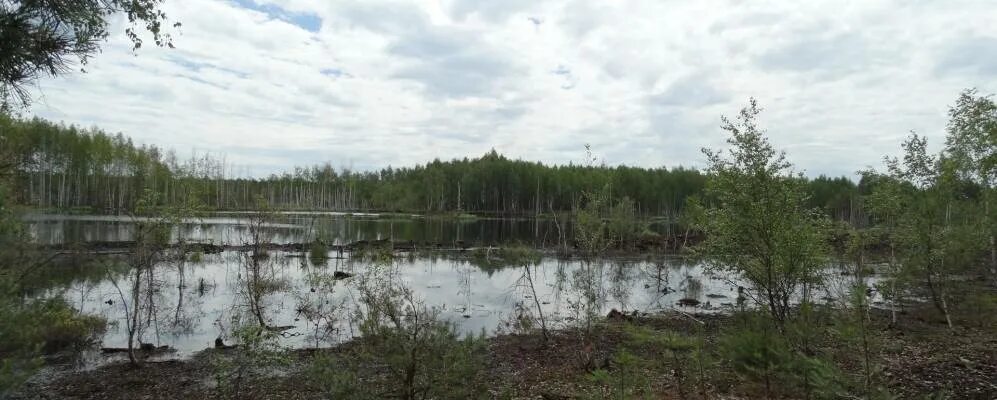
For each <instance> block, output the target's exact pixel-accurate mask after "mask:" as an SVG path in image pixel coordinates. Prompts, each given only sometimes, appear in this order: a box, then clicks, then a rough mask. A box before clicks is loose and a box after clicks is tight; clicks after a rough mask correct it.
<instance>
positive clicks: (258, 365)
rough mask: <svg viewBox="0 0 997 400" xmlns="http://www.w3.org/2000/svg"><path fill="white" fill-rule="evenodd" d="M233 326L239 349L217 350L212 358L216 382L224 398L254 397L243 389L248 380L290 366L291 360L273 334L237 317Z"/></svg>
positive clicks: (275, 334) (233, 334) (277, 337)
mask: <svg viewBox="0 0 997 400" xmlns="http://www.w3.org/2000/svg"><path fill="white" fill-rule="evenodd" d="M232 325H233V326H234V329H233V331H232V336H233V338H234V339H235V341H236V342H237V345H236V347H235V348H234V349H228V350H215V351H214V352H212V353H211V355H210V357H211V366H212V368H213V370H214V378H215V383H216V384H217V390H218V393H219V395H220V396H222V397H225V398H231V399H240V398H252V397H253V396H252V394H250V393H246V392H245V391H244V390H243V389H244V387H243V386H244V385H245V383H246V380H247V379H249V378H251V377H252V376H253V374H258V373H260V372H263V373H267V372H269V371H270V370H271V369H272V368H277V367H281V366H286V365H289V364H290V363H291V358H290V355H289V353H288V352H287V351H286V349H285V348H283V347H282V346H281V345H280V341H279V339H280V336H279V335H277V333H275V332H274V331H272V330H270V329H267V328H265V327H262V326H260V325H258V324H255V323H244V322H242V321H241V320H240V319H239V318H238V317H234V318H233V320H232Z"/></svg>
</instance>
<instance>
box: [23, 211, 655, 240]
mask: <svg viewBox="0 0 997 400" xmlns="http://www.w3.org/2000/svg"><path fill="white" fill-rule="evenodd" d="M251 215H252V213H250V212H219V213H212V214H210V215H207V216H204V217H201V218H196V219H188V220H187V221H185V223H184V224H181V225H179V226H178V227H177V228H176V229H174V232H173V236H174V238H180V237H183V238H185V239H186V240H192V241H201V242H212V243H214V244H225V245H240V244H245V243H247V241H248V235H249V229H248V226H247V221H248V220H249V217H250V216H251ZM24 220H25V222H26V223H27V225H28V229H29V232H30V233H31V235H32V236H33V237H34V238H35V240H36V241H37V242H38V243H40V244H62V243H73V242H96V241H101V242H113V241H127V240H131V237H132V234H133V228H134V223H135V221H136V220H140V218H135V217H129V216H115V215H59V214H29V215H26V216H25V217H24ZM268 228H269V230H270V233H271V234H272V241H273V242H274V243H291V242H303V241H309V240H312V239H314V238H315V237H320V236H321V237H324V238H325V239H327V240H328V241H329V242H330V243H334V244H343V243H350V242H355V241H358V240H380V239H392V240H396V241H409V240H412V241H418V242H431V243H453V242H455V241H463V242H466V243H469V244H472V245H495V244H501V243H509V242H520V243H525V244H532V245H534V246H536V247H544V246H545V245H551V244H554V243H556V242H557V239H558V237H559V236H558V235H559V231H560V232H561V233H562V234H564V235H570V232H571V226H570V225H567V224H565V225H563V226H562V229H560V230H559V229H558V228H557V225H556V224H555V222H554V221H553V220H548V219H540V218H438V217H424V216H419V215H409V214H406V215H379V214H370V213H339V212H283V213H279V214H278V216H277V218H275V220H274V221H273V222H272V223H269V224H268ZM659 228H661V229H663V227H659V226H657V225H655V226H652V229H659Z"/></svg>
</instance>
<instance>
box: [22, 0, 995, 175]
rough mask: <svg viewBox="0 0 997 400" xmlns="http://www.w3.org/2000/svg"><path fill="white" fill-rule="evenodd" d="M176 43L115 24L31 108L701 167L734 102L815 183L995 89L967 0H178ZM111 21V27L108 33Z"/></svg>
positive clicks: (279, 143)
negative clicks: (79, 66) (134, 37)
mask: <svg viewBox="0 0 997 400" xmlns="http://www.w3.org/2000/svg"><path fill="white" fill-rule="evenodd" d="M167 12H168V14H169V15H170V16H171V18H172V19H174V20H178V21H181V22H182V23H183V28H182V32H179V33H178V34H176V35H175V40H174V42H175V44H176V46H177V48H176V49H174V50H170V49H154V48H143V49H141V50H140V51H138V53H137V54H134V53H133V52H132V51H131V47H130V43H129V42H128V41H127V39H126V38H125V37H124V36H123V34H119V35H115V36H113V37H111V38H110V41H109V42H108V43H107V44H106V46H105V48H104V51H103V53H102V54H100V55H99V56H98V57H97V58H95V59H94V60H93V61H92V63H91V64H90V65H88V66H87V70H88V72H87V73H86V74H74V75H70V76H66V77H62V78H58V79H52V80H47V81H44V82H42V84H41V90H40V93H39V94H40V96H41V97H40V99H39V101H38V102H37V103H36V104H35V106H34V108H33V111H34V112H35V113H37V114H38V115H40V116H43V117H47V118H52V119H56V120H63V121H66V122H68V123H75V124H81V125H85V126H91V125H97V126H100V127H103V128H105V129H107V130H109V131H112V132H118V131H120V132H123V133H125V134H127V135H129V136H131V137H133V138H135V139H136V140H137V141H138V142H140V143H147V144H156V145H158V146H162V147H170V148H174V149H176V150H177V151H178V153H179V154H181V155H183V154H185V153H186V152H188V151H189V150H190V149H195V148H196V149H198V150H199V151H202V152H204V151H208V152H212V153H218V154H221V153H224V154H226V155H227V160H229V162H231V163H234V164H237V165H241V166H245V167H244V168H240V170H245V169H249V170H250V171H251V172H252V173H254V174H260V175H262V174H267V173H270V172H274V171H278V170H282V169H288V168H290V167H292V166H293V165H301V164H312V163H321V162H325V161H329V162H331V163H332V164H333V165H337V166H350V167H353V168H360V169H373V168H380V167H384V166H387V165H389V164H390V165H394V166H399V165H411V164H415V163H419V162H425V161H429V160H432V159H433V158H442V159H448V158H454V157H464V156H477V155H480V154H483V153H484V152H485V151H487V150H488V149H490V148H495V149H497V150H498V151H500V152H503V153H506V154H507V155H509V156H512V157H522V158H527V159H531V160H541V161H545V162H553V163H567V162H571V161H574V162H578V161H580V160H581V158H582V146H583V145H584V144H585V143H590V144H592V145H593V149H594V150H595V151H596V152H597V153H598V154H600V155H601V156H602V157H603V158H604V159H605V161H606V162H607V163H610V164H619V163H625V164H631V165H643V166H648V167H657V166H662V165H666V166H677V165H686V166H696V165H700V163H701V161H702V157H701V154H700V152H699V151H698V150H699V148H700V147H702V146H719V145H722V144H723V139H724V136H723V133H722V132H721V131H720V130H719V128H718V126H719V116H720V115H721V114H728V115H732V114H735V113H736V112H737V110H738V109H739V108H740V107H741V106H742V105H743V104H745V103H746V101H747V99H748V97H751V96H754V97H756V98H758V99H759V101H760V102H761V104H762V106H763V107H764V108H766V111H765V112H764V113H763V116H762V122H763V124H764V126H765V127H766V128H767V129H768V132H769V134H770V137H771V139H772V141H773V142H774V143H775V144H776V145H777V146H779V147H781V148H784V149H786V150H788V151H789V155H790V158H791V159H792V160H793V161H794V162H795V163H796V164H797V165H798V167H799V168H800V169H803V170H806V171H807V172H808V173H810V174H819V173H828V174H850V173H851V172H853V171H855V170H858V169H860V168H863V167H865V166H867V165H878V164H879V160H880V159H881V157H882V156H883V155H884V154H894V153H896V152H897V149H898V148H899V141H900V138H902V137H903V136H904V135H906V133H907V132H908V131H909V130H911V129H914V130H917V131H918V132H920V133H922V134H926V135H928V136H929V138H930V139H931V140H932V141H933V143H934V144H935V146H938V145H940V144H941V141H942V136H943V134H944V132H943V128H944V124H945V112H946V109H947V105H948V104H951V102H952V101H953V100H954V99H955V96H956V95H957V94H958V92H959V91H960V90H961V89H963V88H967V87H974V86H975V87H979V88H980V90H981V91H983V92H987V93H989V92H995V91H997V83H995V82H997V63H995V61H994V58H993V57H989V56H990V55H992V54H993V53H994V51H997V28H994V27H997V13H993V12H992V10H991V7H989V6H988V5H986V4H983V3H981V2H972V1H965V2H959V1H953V2H902V1H899V0H892V1H887V0H879V1H866V2H855V3H841V2H837V1H816V2H793V1H773V2H765V3H761V2H739V1H705V2H678V1H657V0H646V1H632V2H595V1H581V0H550V1H509V2H505V1H503V2H476V1H465V0H439V1H428V2H403V1H382V0H377V1H373V0H363V1H360V0H353V1H337V2H328V1H322V0H284V1H281V0H229V1H222V0H171V1H169V2H167ZM119 31H122V32H123V30H119Z"/></svg>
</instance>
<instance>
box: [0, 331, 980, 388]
mask: <svg viewBox="0 0 997 400" xmlns="http://www.w3.org/2000/svg"><path fill="white" fill-rule="evenodd" d="M888 321H889V317H888V315H886V314H885V313H874V315H873V328H874V329H873V330H872V332H873V334H874V335H876V336H877V337H878V338H879V339H881V340H883V341H884V342H886V343H890V345H889V346H884V349H883V350H882V354H880V355H879V356H880V357H881V359H882V371H881V374H880V375H879V376H880V379H881V380H882V381H883V384H884V385H885V386H886V387H887V388H888V389H889V390H890V391H891V392H892V393H894V394H895V395H898V396H899V398H917V397H919V396H922V395H925V394H930V393H945V394H946V395H947V396H949V397H948V398H953V399H993V398H997V336H994V335H993V334H992V333H993V332H992V327H973V326H966V327H962V328H960V329H959V331H957V332H956V333H955V334H954V335H953V334H950V333H948V332H947V330H946V329H945V328H944V326H943V325H942V324H940V323H939V321H937V320H935V319H932V318H930V317H926V316H923V315H921V314H918V313H912V314H910V315H906V316H905V318H904V319H903V320H902V322H901V326H895V327H890V326H889V324H888ZM731 323H732V320H731V316H729V315H723V314H695V315H689V314H682V313H677V312H668V313H663V314H657V315H650V316H644V317H639V318H632V319H631V318H628V319H625V320H624V319H621V318H611V319H604V320H601V321H600V322H599V323H598V324H597V325H596V330H595V332H596V335H595V338H596V340H595V342H594V343H593V342H589V343H583V341H582V340H580V336H579V335H578V334H577V331H575V330H574V329H565V330H559V331H555V332H553V333H552V334H551V336H550V339H549V341H548V342H547V343H546V344H544V343H543V338H542V335H540V333H539V332H535V333H531V334H505V335H500V336H495V337H492V338H489V339H487V353H488V354H487V357H486V360H487V361H486V365H485V366H484V368H483V370H482V372H481V373H480V374H479V375H478V376H477V378H476V379H475V382H472V383H470V384H474V385H484V387H487V388H488V391H487V392H488V393H490V396H486V398H516V399H573V398H603V397H605V396H608V395H609V394H610V392H609V391H608V390H609V388H607V387H604V386H603V385H601V384H598V383H595V382H594V381H593V380H592V379H590V376H591V371H590V370H588V369H586V368H585V367H584V366H583V365H582V364H583V363H581V362H580V360H579V354H580V353H581V352H582V350H583V347H586V346H592V347H591V348H588V350H592V349H594V351H591V352H590V353H591V354H592V357H593V358H594V360H595V362H596V363H598V364H600V365H601V367H604V368H607V369H609V370H612V369H614V368H619V366H618V365H614V364H613V362H612V361H611V357H612V355H613V354H614V353H615V352H616V351H617V349H618V348H619V347H620V346H621V342H622V339H621V338H622V337H623V332H624V330H625V329H626V326H627V325H631V324H632V325H639V326H644V327H649V328H651V329H655V330H661V331H665V330H668V331H674V332H683V333H694V332H699V334H701V335H703V336H702V337H703V340H704V343H705V346H706V348H710V347H712V346H713V345H714V344H715V341H716V339H717V334H718V332H719V331H720V330H721V329H722V328H723V327H724V326H726V325H728V324H731ZM839 345H840V344H836V343H827V344H825V346H826V349H825V350H826V351H834V350H835V349H836V347H837V346H839ZM348 346H350V343H346V344H343V345H340V346H338V347H334V348H324V349H301V350H290V351H288V353H289V355H290V357H291V359H292V362H291V364H290V366H288V367H282V368H281V369H280V370H279V371H277V372H273V371H271V372H270V373H258V374H254V375H253V376H252V377H251V379H249V380H247V382H246V383H245V387H244V389H245V392H244V393H248V394H250V395H248V396H246V397H245V398H253V399H320V398H327V396H326V395H325V394H324V393H323V392H321V390H320V389H319V388H318V387H317V386H316V385H313V384H312V382H310V381H309V378H308V376H307V374H306V369H307V366H308V365H309V362H310V360H311V359H313V358H314V357H315V356H316V354H326V355H328V354H332V355H335V354H337V353H344V354H345V352H343V350H344V349H346V348H348ZM646 350H647V351H649V352H650V351H654V349H650V348H649V349H646ZM229 351H234V350H218V349H206V350H204V351H202V352H199V353H197V354H195V355H194V356H192V357H190V358H189V359H185V360H166V361H155V362H148V363H146V364H144V365H143V366H142V367H139V368H134V367H131V366H129V365H128V364H127V363H125V362H118V363H112V364H108V365H104V366H101V367H99V368H96V369H92V370H87V371H75V370H73V369H72V368H66V367H61V368H59V367H52V366H50V367H49V370H48V371H47V372H46V373H43V374H40V375H38V376H36V377H35V378H33V379H32V380H31V381H29V382H28V383H27V384H26V385H25V386H24V387H23V388H22V390H21V391H20V392H18V393H15V394H14V395H13V396H12V397H11V398H12V399H84V398H90V399H136V398H144V399H176V398H185V399H210V398H218V397H219V394H218V391H217V387H216V384H215V381H214V379H213V373H214V372H213V370H212V364H211V362H210V358H211V357H212V356H217V355H221V356H223V357H224V356H225V353H226V352H229ZM644 368H645V370H644V371H643V372H640V373H641V374H642V375H645V376H647V377H650V378H651V384H650V385H649V388H650V389H648V390H651V391H652V392H651V393H648V394H650V395H653V396H654V398H666V399H667V398H679V395H678V394H679V392H678V390H677V386H676V384H677V383H676V379H675V377H674V376H673V374H672V373H671V372H669V371H671V370H670V369H669V366H668V365H667V363H665V364H664V365H662V366H661V367H644ZM709 375H710V380H709V382H710V384H709V385H708V386H706V387H705V389H704V390H705V392H706V393H705V394H706V397H708V398H755V397H757V396H759V395H760V392H758V388H757V387H752V386H750V385H744V384H742V383H741V382H739V381H738V380H737V378H736V376H735V375H734V373H733V371H730V370H728V369H727V368H726V367H725V366H724V365H723V363H718V364H713V365H712V366H711V369H710V371H709ZM702 394H703V393H697V394H696V395H691V396H688V397H689V398H701V397H702ZM687 395H688V393H687ZM507 396H508V397H507Z"/></svg>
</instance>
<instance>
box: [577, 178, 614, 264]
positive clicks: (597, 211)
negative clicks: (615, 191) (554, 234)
mask: <svg viewBox="0 0 997 400" xmlns="http://www.w3.org/2000/svg"><path fill="white" fill-rule="evenodd" d="M609 193H610V192H609V186H608V185H607V186H604V187H603V188H602V189H601V190H598V191H594V192H584V193H583V204H582V207H581V208H579V209H578V210H576V211H575V242H576V243H577V244H578V248H579V249H580V250H581V251H582V253H583V254H585V255H588V256H594V255H596V254H599V253H601V252H602V251H604V250H606V249H607V248H608V247H609V244H610V243H609V238H608V237H607V231H606V221H605V220H604V218H603V217H604V216H605V215H606V213H607V210H608V208H609V206H610V204H609V202H610V196H609Z"/></svg>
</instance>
